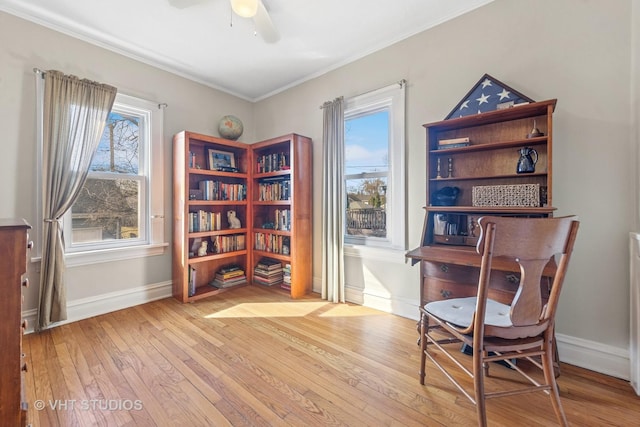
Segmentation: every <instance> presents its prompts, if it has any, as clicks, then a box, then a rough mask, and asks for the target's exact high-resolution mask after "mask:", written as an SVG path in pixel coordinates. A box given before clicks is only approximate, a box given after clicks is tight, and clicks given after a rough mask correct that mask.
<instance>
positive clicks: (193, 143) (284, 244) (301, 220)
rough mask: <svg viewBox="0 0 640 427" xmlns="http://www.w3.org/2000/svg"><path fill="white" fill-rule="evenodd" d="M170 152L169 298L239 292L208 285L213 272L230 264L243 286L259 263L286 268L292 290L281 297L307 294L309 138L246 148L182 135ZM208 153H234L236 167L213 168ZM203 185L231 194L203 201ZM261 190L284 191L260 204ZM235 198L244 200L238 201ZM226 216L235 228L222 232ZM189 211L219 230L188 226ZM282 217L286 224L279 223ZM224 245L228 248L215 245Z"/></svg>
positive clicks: (309, 285) (191, 134)
mask: <svg viewBox="0 0 640 427" xmlns="http://www.w3.org/2000/svg"><path fill="white" fill-rule="evenodd" d="M173 146H174V156H173V175H174V176H173V215H174V218H173V274H172V276H173V296H174V297H175V298H176V299H178V300H179V301H182V302H193V301H196V300H198V299H201V298H206V297H209V296H212V295H216V294H219V293H221V292H224V291H227V290H230V289H234V288H236V287H237V286H244V285H245V284H238V285H235V286H231V287H228V288H217V287H214V286H212V285H210V282H211V281H212V279H213V278H214V277H215V275H216V272H218V271H219V270H220V269H221V268H223V267H226V266H229V265H237V266H239V267H240V268H241V269H242V270H243V271H244V273H245V276H246V284H252V282H253V271H254V268H255V266H256V265H257V264H258V263H259V262H260V260H261V259H262V258H271V259H274V260H277V261H280V262H281V263H282V264H283V265H289V266H290V271H291V275H290V278H291V287H290V289H288V290H287V292H289V294H290V295H291V297H293V298H299V297H302V296H303V295H305V294H307V293H309V292H311V289H312V264H311V262H312V208H311V184H312V179H313V176H312V169H311V168H312V163H311V139H310V138H307V137H304V136H301V135H297V134H288V135H284V136H281V137H277V138H273V139H269V140H266V141H262V142H258V143H256V144H252V145H249V144H244V143H242V142H237V141H230V140H226V139H222V138H217V137H213V136H208V135H202V134H198V133H194V132H188V131H182V132H180V133H178V134H176V135H175V136H174V138H173ZM210 150H213V152H214V153H221V154H222V155H223V156H224V155H225V154H226V155H228V154H231V155H233V158H234V160H235V164H234V168H235V169H234V170H212V169H211V168H210V167H209V166H210V164H209V163H210V161H209V151H210ZM205 181H210V182H212V183H214V184H211V185H213V186H214V187H215V188H216V191H218V190H219V189H220V187H225V188H226V187H229V188H231V190H229V191H231V194H232V196H228V195H227V193H223V194H224V195H220V194H219V195H218V196H217V197H206V196H204V195H203V194H202V191H201V187H205V188H206V185H205V184H201V183H202V182H205ZM265 184H275V185H278V186H280V187H282V188H286V192H287V193H286V195H281V194H280V193H279V192H278V196H277V199H273V198H272V197H268V198H266V199H265V197H261V196H260V192H261V191H264V188H265ZM285 186H286V187H285ZM240 188H241V190H239V189H240ZM220 191H222V190H220ZM238 193H241V194H243V197H237V196H236V195H237V194H238ZM206 199H214V200H206ZM230 210H233V211H235V212H236V216H237V218H238V219H239V220H240V224H241V225H240V228H229V222H228V221H227V212H228V211H230ZM194 213H198V215H196V216H195V217H196V218H200V215H204V217H205V218H210V217H211V218H215V219H214V221H217V222H219V223H221V226H218V227H213V229H211V230H210V229H208V228H206V229H202V228H201V227H199V226H198V225H195V226H194V223H193V218H194ZM283 213H284V215H285V216H286V225H285V224H284V223H281V217H282V215H283ZM190 218H191V219H190ZM204 222H205V223H206V222H207V221H206V220H205V221H204ZM276 224H277V225H276ZM266 239H268V240H269V244H266V243H265V240H266ZM200 241H207V242H209V247H208V251H207V253H206V254H205V255H203V256H198V254H197V246H198V245H199V242H200ZM224 241H228V242H230V244H229V245H226V246H225V245H222V244H220V243H218V242H224ZM239 242H242V244H241V245H238V244H239ZM259 242H261V243H259ZM216 243H218V244H216ZM193 271H195V281H194V280H193ZM260 286H261V285H260ZM278 286H280V285H278Z"/></svg>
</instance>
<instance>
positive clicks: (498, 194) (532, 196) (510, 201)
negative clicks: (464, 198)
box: [471, 184, 540, 207]
mask: <svg viewBox="0 0 640 427" xmlns="http://www.w3.org/2000/svg"><path fill="white" fill-rule="evenodd" d="M471 203H472V205H473V206H522V207H539V206H540V184H515V185H477V186H473V188H472V194H471Z"/></svg>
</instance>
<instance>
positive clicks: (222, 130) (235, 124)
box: [218, 115, 244, 141]
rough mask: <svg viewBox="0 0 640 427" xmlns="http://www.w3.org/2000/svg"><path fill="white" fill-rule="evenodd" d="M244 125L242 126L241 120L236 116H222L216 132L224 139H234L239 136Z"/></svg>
mask: <svg viewBox="0 0 640 427" xmlns="http://www.w3.org/2000/svg"><path fill="white" fill-rule="evenodd" d="M243 131H244V127H243V126H242V120H240V119H239V118H237V117H236V116H231V115H228V116H223V117H222V118H221V119H220V122H219V123H218V133H219V134H220V136H221V137H223V138H225V139H231V140H233V141H235V140H236V139H238V138H240V135H242V132H243Z"/></svg>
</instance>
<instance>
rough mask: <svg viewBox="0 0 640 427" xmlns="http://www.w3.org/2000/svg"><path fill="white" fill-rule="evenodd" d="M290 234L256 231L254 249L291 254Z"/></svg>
mask: <svg viewBox="0 0 640 427" xmlns="http://www.w3.org/2000/svg"><path fill="white" fill-rule="evenodd" d="M289 242H290V239H289V236H281V235H278V234H271V233H255V245H254V249H256V250H258V251H264V252H271V253H274V254H283V255H289V251H290V247H289Z"/></svg>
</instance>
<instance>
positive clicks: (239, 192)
mask: <svg viewBox="0 0 640 427" xmlns="http://www.w3.org/2000/svg"><path fill="white" fill-rule="evenodd" d="M198 187H199V189H200V190H201V191H202V200H231V201H236V200H246V199H247V186H246V185H245V184H232V183H228V182H222V181H212V180H206V181H200V182H199V183H198Z"/></svg>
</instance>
